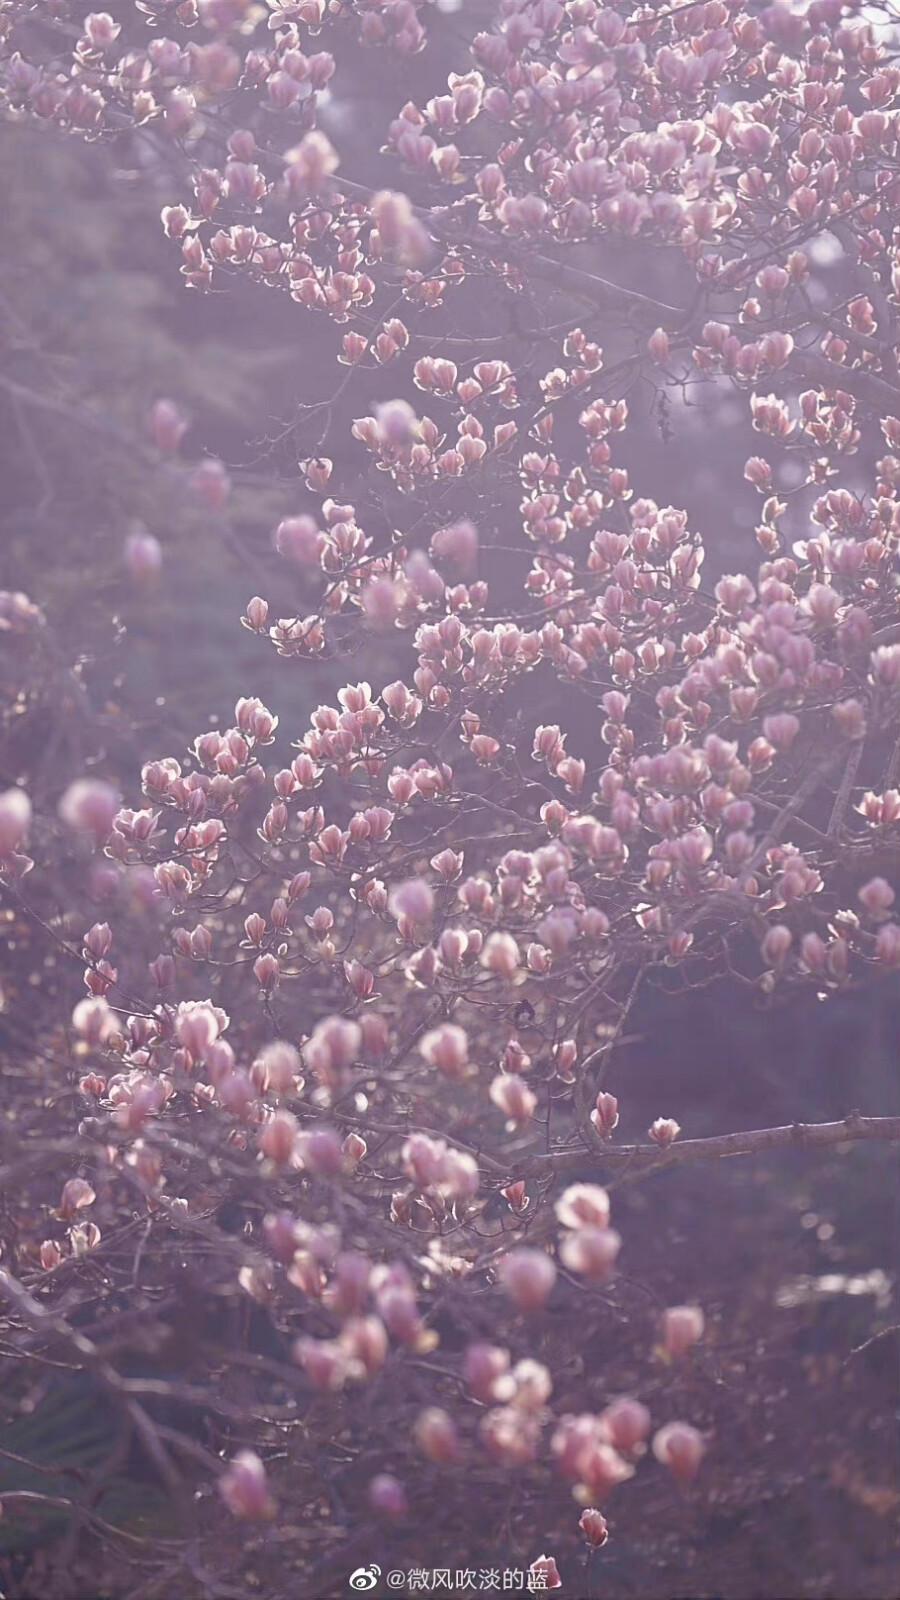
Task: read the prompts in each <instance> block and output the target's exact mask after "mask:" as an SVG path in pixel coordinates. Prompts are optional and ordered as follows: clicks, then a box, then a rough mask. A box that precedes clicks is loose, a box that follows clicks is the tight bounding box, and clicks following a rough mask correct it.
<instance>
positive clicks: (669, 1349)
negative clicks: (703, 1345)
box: [662, 1306, 704, 1358]
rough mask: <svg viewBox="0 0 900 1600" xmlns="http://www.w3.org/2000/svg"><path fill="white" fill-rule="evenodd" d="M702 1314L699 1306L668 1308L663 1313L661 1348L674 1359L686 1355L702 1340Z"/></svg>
mask: <svg viewBox="0 0 900 1600" xmlns="http://www.w3.org/2000/svg"><path fill="white" fill-rule="evenodd" d="M703 1327H704V1320H703V1312H702V1311H701V1310H700V1307H699V1306H669V1308H668V1310H666V1311H664V1312H663V1326H662V1347H663V1349H664V1351H665V1352H666V1355H669V1356H673V1357H675V1358H677V1357H679V1356H684V1355H687V1352H688V1351H689V1350H690V1349H691V1346H692V1345H695V1344H696V1343H697V1341H698V1339H702V1338H703Z"/></svg>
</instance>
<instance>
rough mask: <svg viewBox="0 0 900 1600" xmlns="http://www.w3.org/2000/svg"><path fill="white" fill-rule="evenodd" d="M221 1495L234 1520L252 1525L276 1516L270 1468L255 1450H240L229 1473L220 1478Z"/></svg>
mask: <svg viewBox="0 0 900 1600" xmlns="http://www.w3.org/2000/svg"><path fill="white" fill-rule="evenodd" d="M219 1493H220V1494H221V1496H222V1499H223V1500H224V1501H225V1504H226V1506H227V1507H228V1509H229V1511H230V1512H231V1514H232V1516H234V1517H241V1518H243V1519H244V1520H245V1521H248V1522H268V1521H270V1520H271V1519H272V1517H274V1515H275V1502H274V1500H273V1499H272V1496H271V1494H270V1492H269V1487H268V1483H267V1480H266V1469H265V1467H264V1466H263V1464H262V1462H261V1461H260V1459H259V1456H258V1455H255V1454H254V1452H253V1451H252V1450H239V1451H238V1453H237V1455H236V1456H235V1458H234V1460H233V1461H232V1463H231V1465H230V1466H229V1468H228V1471H227V1472H226V1473H225V1474H224V1475H223V1476H222V1477H221V1478H220V1479H219Z"/></svg>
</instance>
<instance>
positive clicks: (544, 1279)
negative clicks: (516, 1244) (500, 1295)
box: [497, 1245, 556, 1311]
mask: <svg viewBox="0 0 900 1600" xmlns="http://www.w3.org/2000/svg"><path fill="white" fill-rule="evenodd" d="M497 1276H498V1278H499V1279H500V1282H501V1283H502V1284H503V1287H504V1289H505V1290H506V1292H507V1294H508V1295H509V1297H510V1299H511V1300H512V1301H513V1302H514V1304H515V1305H516V1306H518V1308H519V1310H520V1311H540V1309H541V1307H542V1306H544V1305H545V1304H546V1302H547V1300H548V1299H549V1296H550V1291H551V1289H552V1288H553V1285H554V1283H555V1282H556V1267H555V1265H554V1263H553V1262H552V1261H551V1259H550V1257H549V1256H548V1255H545V1254H544V1252H543V1250H534V1249H531V1248H530V1247H528V1246H527V1245H526V1246H522V1247H521V1248H520V1249H518V1250H511V1251H510V1253H509V1255H506V1256H504V1257H503V1258H502V1260H501V1261H500V1263H499V1265H498V1267H497Z"/></svg>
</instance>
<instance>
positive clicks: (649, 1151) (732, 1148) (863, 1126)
mask: <svg viewBox="0 0 900 1600" xmlns="http://www.w3.org/2000/svg"><path fill="white" fill-rule="evenodd" d="M858 1139H884V1140H888V1141H891V1140H894V1141H900V1117H863V1116H861V1115H860V1113H859V1112H858V1111H851V1112H850V1115H849V1116H847V1117H845V1118H844V1119H843V1121H842V1122H795V1123H791V1124H789V1126H787V1127H785V1128H754V1129H751V1130H748V1131H747V1132H746V1133H720V1134H717V1135H715V1137H713V1138H711V1139H681V1140H676V1142H675V1144H672V1145H669V1146H668V1148H667V1149H665V1150H661V1149H660V1148H659V1146H658V1145H654V1144H633V1145H618V1146H616V1145H610V1146H609V1147H608V1148H606V1149H604V1150H603V1151H601V1152H594V1151H588V1150H579V1151H575V1152H573V1153H571V1154H570V1153H569V1152H568V1151H567V1152H566V1153H565V1154H564V1155H562V1154H557V1155H549V1156H537V1157H535V1158H534V1159H533V1160H531V1161H529V1162H527V1163H526V1165H525V1166H523V1167H522V1168H519V1169H518V1170H517V1172H516V1176H517V1177H529V1176H538V1175H541V1174H549V1173H563V1172H572V1171H575V1170H585V1169H587V1167H589V1166H590V1164H591V1162H592V1160H596V1161H599V1162H600V1163H601V1164H602V1165H603V1166H604V1167H613V1168H620V1167H628V1168H629V1169H631V1170H637V1171H643V1170H645V1169H646V1168H648V1167H664V1166H665V1167H668V1166H671V1165H673V1164H675V1165H677V1164H678V1163H679V1162H682V1161H717V1160H719V1159H721V1158H722V1157H724V1156H750V1155H760V1154H761V1153H762V1152H763V1151H764V1150H800V1149H807V1150H808V1149H820V1148H822V1147H823V1146H825V1145H832V1144H849V1143H850V1142H851V1141H856V1140H858Z"/></svg>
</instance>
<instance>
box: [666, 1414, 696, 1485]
mask: <svg viewBox="0 0 900 1600" xmlns="http://www.w3.org/2000/svg"><path fill="white" fill-rule="evenodd" d="M705 1452H706V1445H705V1443H704V1441H703V1437H702V1435H701V1434H699V1433H698V1432H697V1429H696V1428H692V1427H691V1425H690V1423H689V1422H669V1423H667V1424H666V1426H665V1427H664V1428H660V1430H659V1432H658V1433H657V1434H655V1435H654V1437H653V1454H654V1455H655V1457H656V1459H657V1461H661V1462H662V1464H663V1466H665V1467H668V1468H669V1471H670V1472H671V1473H672V1476H673V1477H674V1478H676V1479H677V1481H678V1482H679V1483H681V1484H689V1483H691V1482H692V1481H693V1479H694V1478H695V1477H696V1476H697V1472H698V1470H699V1467H700V1462H701V1461H702V1460H703V1456H704V1454H705Z"/></svg>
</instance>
